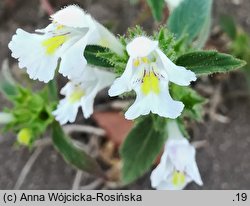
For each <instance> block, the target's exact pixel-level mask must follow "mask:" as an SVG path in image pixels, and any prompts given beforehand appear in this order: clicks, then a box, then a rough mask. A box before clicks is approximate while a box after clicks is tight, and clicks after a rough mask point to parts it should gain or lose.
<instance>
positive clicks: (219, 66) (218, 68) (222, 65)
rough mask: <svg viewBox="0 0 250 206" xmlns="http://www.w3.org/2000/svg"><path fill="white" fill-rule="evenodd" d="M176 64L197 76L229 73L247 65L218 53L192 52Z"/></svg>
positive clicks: (180, 58)
mask: <svg viewBox="0 0 250 206" xmlns="http://www.w3.org/2000/svg"><path fill="white" fill-rule="evenodd" d="M176 64H177V65H179V66H184V67H186V68H187V69H190V70H191V71H193V72H195V73H196V74H197V75H202V74H212V73H216V72H229V71H231V70H234V69H239V68H241V67H243V66H245V65H246V62H245V61H243V60H240V59H237V58H235V57H233V56H231V55H228V54H223V53H219V52H217V51H198V52H190V53H187V54H184V55H182V56H180V57H179V58H178V59H177V61H176Z"/></svg>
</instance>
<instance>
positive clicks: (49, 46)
mask: <svg viewBox="0 0 250 206" xmlns="http://www.w3.org/2000/svg"><path fill="white" fill-rule="evenodd" d="M67 40H68V37H67V36H66V35H61V36H54V37H51V38H49V39H46V40H44V41H43V42H42V45H43V46H44V47H45V48H46V54H47V55H53V54H54V53H55V52H56V50H57V49H58V48H59V47H60V46H61V45H63V44H64V43H65V42H66V41H67Z"/></svg>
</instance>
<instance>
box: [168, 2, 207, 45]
mask: <svg viewBox="0 0 250 206" xmlns="http://www.w3.org/2000/svg"><path fill="white" fill-rule="evenodd" d="M211 7H212V0H185V1H183V2H181V4H180V5H179V6H178V7H177V8H176V9H175V10H174V11H173V12H172V14H171V15H170V17H169V19H168V27H169V29H170V31H171V32H173V33H174V34H175V35H176V37H177V38H181V37H183V36H185V35H186V34H187V35H188V39H187V41H188V43H189V42H191V41H192V40H194V38H196V37H197V36H198V34H199V33H200V32H201V30H202V29H203V28H204V27H203V25H204V24H205V23H206V21H207V18H208V17H209V18H210V15H211Z"/></svg>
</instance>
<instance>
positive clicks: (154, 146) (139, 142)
mask: <svg viewBox="0 0 250 206" xmlns="http://www.w3.org/2000/svg"><path fill="white" fill-rule="evenodd" d="M156 125H157V127H156ZM166 138H167V134H166V129H165V119H163V118H159V117H155V116H153V115H148V116H146V117H144V118H143V119H141V120H140V121H139V122H138V123H137V124H136V125H135V127H134V128H133V129H132V131H131V132H130V134H129V135H128V137H127V138H126V140H125V142H124V144H123V145H122V148H121V151H120V153H121V157H122V161H123V169H122V176H123V181H124V183H130V182H132V181H134V180H136V179H137V178H139V177H140V176H141V175H143V174H144V173H145V172H147V171H148V170H149V169H150V167H151V165H152V164H153V162H154V160H155V159H156V158H157V155H159V153H160V151H161V149H162V147H163V144H164V142H165V140H166Z"/></svg>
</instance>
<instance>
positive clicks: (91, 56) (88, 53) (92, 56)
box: [84, 45, 112, 67]
mask: <svg viewBox="0 0 250 206" xmlns="http://www.w3.org/2000/svg"><path fill="white" fill-rule="evenodd" d="M106 50H108V49H107V48H104V47H100V46H96V45H90V46H86V48H85V51H84V56H85V58H86V60H87V62H88V64H92V65H95V66H100V67H112V64H110V63H109V62H108V61H106V60H104V59H102V58H101V57H99V56H98V53H102V52H106Z"/></svg>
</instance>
